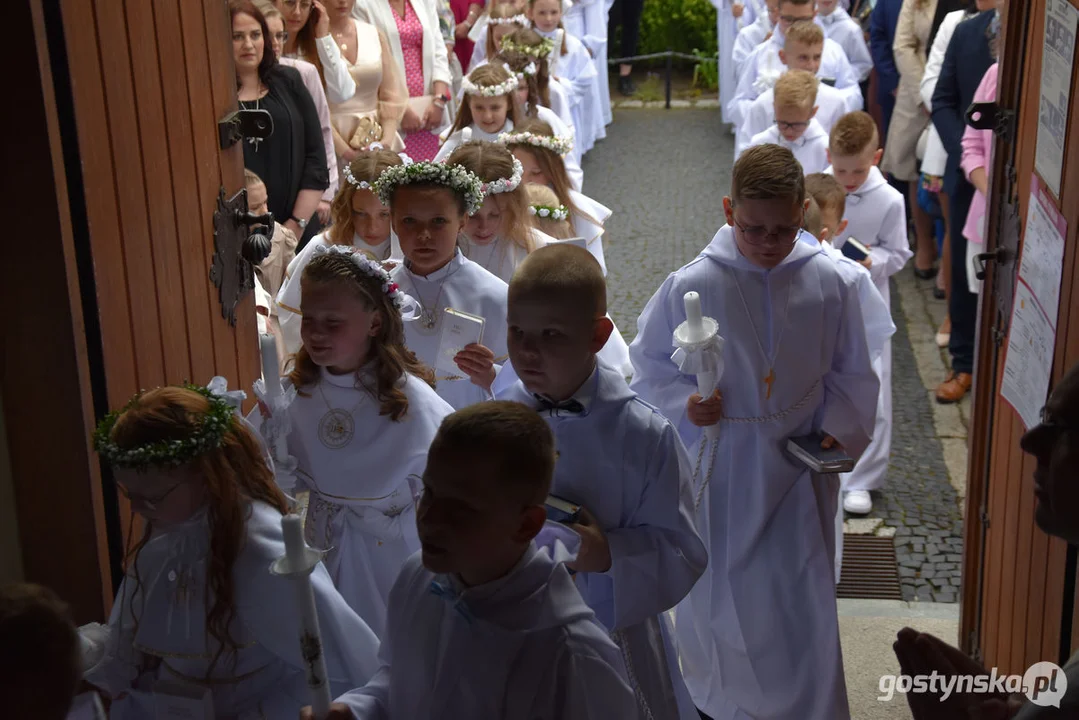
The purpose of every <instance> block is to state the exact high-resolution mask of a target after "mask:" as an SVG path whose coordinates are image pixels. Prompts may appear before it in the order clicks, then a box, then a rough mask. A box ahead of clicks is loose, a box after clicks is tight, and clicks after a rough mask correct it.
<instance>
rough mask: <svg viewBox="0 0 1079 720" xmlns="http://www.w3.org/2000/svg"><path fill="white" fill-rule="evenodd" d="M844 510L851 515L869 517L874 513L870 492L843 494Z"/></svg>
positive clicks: (858, 491) (853, 491)
mask: <svg viewBox="0 0 1079 720" xmlns="http://www.w3.org/2000/svg"><path fill="white" fill-rule="evenodd" d="M843 509H844V510H846V511H847V512H849V513H850V514H851V515H868V514H869V513H871V512H873V498H871V497H870V496H869V491H868V490H851V491H850V492H847V493H844V494H843Z"/></svg>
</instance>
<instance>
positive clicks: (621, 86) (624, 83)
mask: <svg viewBox="0 0 1079 720" xmlns="http://www.w3.org/2000/svg"><path fill="white" fill-rule="evenodd" d="M618 92H620V93H622V94H623V95H625V96H626V97H633V96H634V95H636V94H637V86H636V85H634V84H633V78H632V77H630V76H629V75H619V76H618Z"/></svg>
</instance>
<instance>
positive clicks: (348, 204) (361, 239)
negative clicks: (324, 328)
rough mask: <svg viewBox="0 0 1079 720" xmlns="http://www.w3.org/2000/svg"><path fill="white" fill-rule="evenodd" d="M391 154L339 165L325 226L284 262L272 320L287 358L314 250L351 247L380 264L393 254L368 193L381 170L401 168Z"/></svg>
mask: <svg viewBox="0 0 1079 720" xmlns="http://www.w3.org/2000/svg"><path fill="white" fill-rule="evenodd" d="M401 162H402V161H401V158H400V156H399V155H397V154H396V153H393V152H390V151H389V150H386V149H384V148H380V147H376V148H374V149H370V150H364V151H363V152H361V153H359V154H358V155H357V156H356V159H355V160H353V161H352V162H351V163H348V164H347V165H344V166H343V167H344V177H343V179H342V180H343V181H342V183H341V188H340V189H339V190H338V191H337V195H335V196H334V199H333V203H332V204H331V205H330V223H331V224H330V227H329V228H328V229H327V230H325V231H324V232H322V233H319V234H318V235H316V236H315V237H313V238H311V242H310V243H308V244H307V246H306V247H304V249H303V250H302V251H300V253H299V254H298V255H297V256H296V257H295V258H294V259H293V260H292V262H290V263H289V265H288V268H287V269H286V270H285V280H284V282H283V283H282V284H281V290H280V292H279V293H278V294H277V297H276V300H277V317H278V322H279V323H280V326H281V334H282V336H283V337H284V340H285V352H286V355H295V354H296V352H297V351H298V350H299V349H300V321H301V317H302V315H303V314H302V313H301V312H300V277H301V276H302V275H303V269H304V268H305V267H307V263H309V262H311V258H312V257H314V253H315V248H317V247H325V246H328V245H343V246H346V247H354V248H357V249H359V250H362V251H363V252H366V253H368V254H369V255H370V256H371V257H372V258H374V259H375V260H378V261H379V262H387V261H389V260H390V256H391V254H392V246H393V241H392V239H391V237H390V236H391V235H392V232H391V230H390V209H389V208H388V207H386V206H385V205H383V204H382V203H381V202H380V201H379V199H378V196H377V195H375V194H374V193H373V192H371V185H372V184H373V183H374V182H375V180H377V179H378V176H379V175H381V174H382V171H383V170H385V169H386V168H390V167H394V166H395V165H400V164H401Z"/></svg>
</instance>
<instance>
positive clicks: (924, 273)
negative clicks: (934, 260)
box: [914, 267, 937, 280]
mask: <svg viewBox="0 0 1079 720" xmlns="http://www.w3.org/2000/svg"><path fill="white" fill-rule="evenodd" d="M936 276H937V269H936V268H935V267H931V268H929V269H928V270H920V269H918V268H914V277H916V278H918V279H919V280H932V279H933V278H935V277H936Z"/></svg>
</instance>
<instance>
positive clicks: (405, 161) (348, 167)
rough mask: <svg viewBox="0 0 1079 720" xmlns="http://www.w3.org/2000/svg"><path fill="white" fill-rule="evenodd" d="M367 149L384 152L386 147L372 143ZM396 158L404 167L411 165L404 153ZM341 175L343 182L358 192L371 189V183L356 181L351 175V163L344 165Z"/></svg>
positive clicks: (409, 159) (410, 160)
mask: <svg viewBox="0 0 1079 720" xmlns="http://www.w3.org/2000/svg"><path fill="white" fill-rule="evenodd" d="M367 149H368V150H372V151H373V150H385V149H386V146H385V145H383V144H382V143H379V142H374V143H371V144H370V145H369V146H368V147H367ZM397 157H399V158H401V163H402V164H404V165H411V164H412V158H410V157H409V156H408V155H405V154H404V153H398V154H397ZM341 174H342V175H344V176H345V180H347V181H348V184H349V185H351V186H352V187H354V188H356V189H358V190H370V189H371V187H372V183H369V182H367V181H366V180H357V179H356V176H355V175H353V174H352V163H345V169H344V170H342V171H341Z"/></svg>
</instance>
